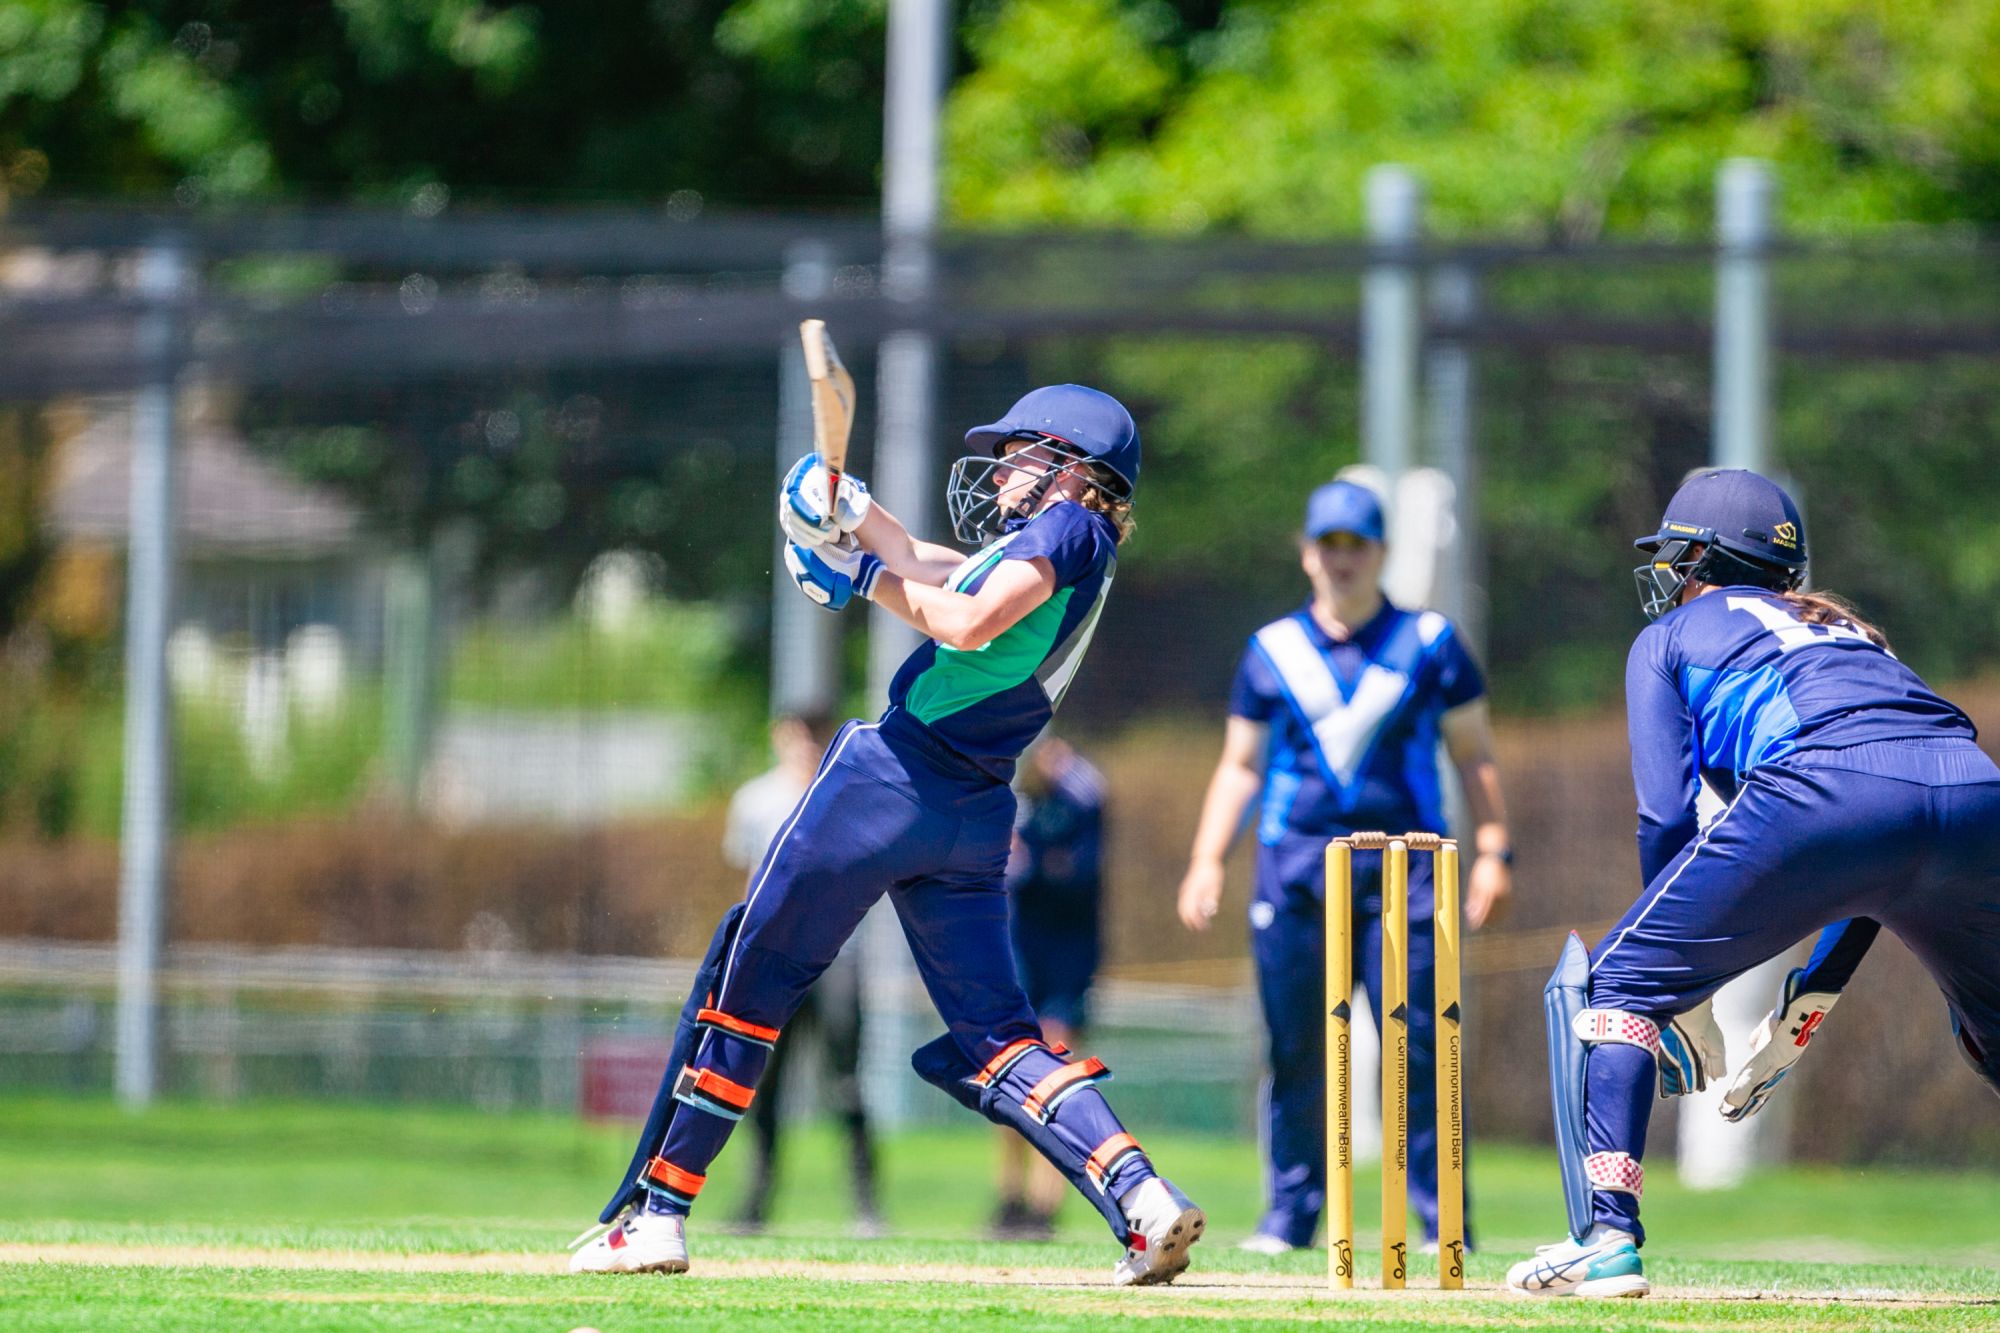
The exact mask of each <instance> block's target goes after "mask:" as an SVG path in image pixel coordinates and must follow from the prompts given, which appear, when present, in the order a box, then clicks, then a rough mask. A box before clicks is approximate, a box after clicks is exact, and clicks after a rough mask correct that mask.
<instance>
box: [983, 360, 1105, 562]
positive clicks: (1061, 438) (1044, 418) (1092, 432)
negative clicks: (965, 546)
mask: <svg viewBox="0 0 2000 1333" xmlns="http://www.w3.org/2000/svg"><path fill="white" fill-rule="evenodd" d="M1015 440H1031V441H1035V442H1038V443H1042V444H1046V445H1048V446H1049V447H1050V448H1051V449H1052V450H1053V451H1054V452H1055V453H1057V454H1059V455H1063V456H1066V457H1067V458H1069V459H1071V460H1073V462H1071V463H1068V464H1065V465H1063V466H1061V467H1056V468H1051V469H1050V470H1049V471H1048V472H1047V473H1045V474H1044V476H1043V480H1042V482H1041V485H1040V487H1039V488H1038V489H1037V491H1036V492H1035V493H1034V494H1033V495H1032V496H1031V497H1030V502H1029V504H1028V505H1027V506H1026V508H1027V510H1030V511H1031V510H1032V509H1033V507H1034V504H1035V503H1038V502H1039V501H1040V498H1041V495H1042V494H1043V493H1044V492H1045V491H1046V489H1047V487H1048V486H1049V485H1051V484H1053V482H1054V481H1055V478H1056V476H1057V475H1058V473H1060V472H1064V471H1068V470H1070V469H1071V468H1073V467H1075V466H1077V465H1080V464H1083V463H1097V464H1101V465H1102V466H1103V467H1104V468H1106V469H1107V470H1108V471H1109V472H1110V473H1111V475H1112V477H1113V478H1114V479H1115V484H1113V485H1111V486H1105V487H1103V489H1105V490H1107V491H1108V492H1109V493H1110V494H1111V495H1112V496H1113V497H1114V498H1115V499H1119V500H1130V499H1131V498H1132V495H1133V493H1134V492H1135V491H1136V490H1137V489H1138V487H1139V427H1138V425H1137V424H1136V423H1135V422H1134V421H1133V420H1132V414H1131V413H1130V412H1128V411H1126V410H1125V405H1124V404H1123V403H1121V402H1119V401H1118V400H1117V399H1116V398H1113V397H1112V396H1111V395H1110V394H1108V393H1105V392H1103V391H1102V390H1099V389H1091V388H1086V387H1085V386H1084V385H1081V384H1051V385H1048V386H1046V387H1044V388H1040V389H1035V390H1033V391H1032V392H1030V393H1028V394H1027V395H1025V396H1024V397H1022V399H1021V400H1020V401H1019V402H1017V403H1015V404H1014V406H1012V407H1011V408H1009V409H1007V415H1005V416H1003V417H1001V418H1000V419H999V420H998V421H996V422H994V423H993V424H992V425H990V426H976V427H974V428H973V429H971V430H969V431H967V432H966V433H965V443H966V447H967V448H969V449H971V450H973V451H974V452H973V453H972V454H970V455H968V456H967V457H964V458H961V459H959V460H958V461H957V462H956V463H954V464H953V465H952V469H951V481H950V485H949V489H948V490H947V492H946V497H945V498H946V503H947V507H948V508H949V509H950V511H951V522H952V529H953V531H954V532H956V533H957V534H958V538H959V540H960V541H964V542H977V541H983V540H985V539H986V538H988V537H992V536H995V535H997V534H998V533H1000V532H1003V531H1005V530H1006V528H1007V526H1008V523H1009V519H1010V516H1009V515H1006V514H1002V513H1001V512H1000V507H999V502H998V500H999V485H998V476H997V474H998V471H999V468H1000V460H1001V457H1002V454H1003V451H1004V450H1005V449H1006V446H1007V445H1008V444H1009V443H1010V442H1011V441H1015ZM1024 516H1025V514H1023V515H1016V516H1011V517H1016V518H1018V517H1024Z"/></svg>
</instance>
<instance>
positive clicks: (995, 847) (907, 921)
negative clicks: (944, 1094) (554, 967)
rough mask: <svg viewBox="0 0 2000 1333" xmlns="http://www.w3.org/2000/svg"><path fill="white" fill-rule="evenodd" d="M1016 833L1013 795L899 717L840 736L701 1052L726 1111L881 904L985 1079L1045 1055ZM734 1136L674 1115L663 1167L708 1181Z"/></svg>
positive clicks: (770, 865)
mask: <svg viewBox="0 0 2000 1333" xmlns="http://www.w3.org/2000/svg"><path fill="white" fill-rule="evenodd" d="M1013 826H1014V793H1013V791H1012V790H1011V789H1010V788H1009V787H1008V786H1007V784H1006V783H1004V782H1000V781H998V780H996V779H994V778H993V777H991V776H990V775H988V774H985V773H983V772H980V771H978V770H977V769H975V768H973V767H972V766H971V765H970V764H969V763H968V761H966V760H965V759H963V758H962V757H959V756H957V755H956V754H954V753H952V752H950V751H949V750H947V749H946V748H945V747H944V746H943V745H942V743H940V742H938V741H937V740H936V739H935V738H933V737H931V736H929V735H928V733H927V732H926V730H925V729H924V728H923V727H922V726H921V725H920V724H918V723H916V722H914V721H911V720H908V719H906V718H905V717H903V715H902V714H901V713H899V712H898V711H897V710H894V709H892V710H890V712H889V713H888V714H887V715H886V716H885V717H884V718H883V719H882V721H881V722H880V723H850V724H849V725H848V726H847V727H846V728H844V729H843V730H842V731H841V733H840V734H839V736H838V737H836V738H835V740H834V742H833V744H832V745H831V746H830V747H829V748H828V750H827V754H826V758H825V759H824V760H822V761H821V764H820V770H819V773H818V775H817V776H816V777H815V778H814V779H813V783H812V786H811V787H810V788H809V789H808V790H807V792H806V795H805V796H804V798H803V799H802V800H801V801H800V802H799V805H798V807H797V808H796V809H795V810H794V811H793V812H792V816H791V818H790V819H789V820H788V821H787V822H786V824H785V825H784V826H783V827H782V828H781V829H780V830H779V833H778V836H777V837H776V838H774V839H773V840H772V843H771V846H770V848H769V850H767V851H766V852H765V854H764V861H763V864H762V865H760V866H759V867H758V868H757V871H756V873H755V874H753V875H752V876H751V879H750V887H749V890H748V894H747V898H746V907H745V911H744V915H743V920H742V924H741V925H740V927H739V928H738V930H737V934H736V938H735V941H734V944H733V946H732V947H731V948H730V950H729V952H728V954H727V955H726V956H725V959H724V962H723V967H722V972H721V976H720V979H719V980H718V982H717V983H716V987H715V998H714V1001H713V1005H714V1008H715V1009H716V1010H719V1011H721V1012H722V1013H723V1014H725V1015H727V1021H728V1022H729V1023H730V1024H731V1027H730V1028H728V1029H727V1030H724V1031H717V1032H711V1033H710V1034H709V1035H708V1037H707V1038H706V1039H705V1044H704V1045H703V1046H702V1048H701V1049H702V1051H703V1052H704V1055H703V1062H704V1063H705V1064H706V1065H709V1066H711V1067H712V1068H713V1069H714V1071H715V1072H716V1073H717V1074H719V1075H720V1076H721V1080H722V1082H721V1083H718V1085H717V1086H718V1087H719V1088H720V1089H721V1095H722V1096H723V1097H725V1098H727V1097H730V1096H735V1097H737V1098H741V1099H747V1096H748V1092H749V1089H751V1088H753V1087H754V1086H755V1085H756V1083H757V1081H758V1079H759V1077H760V1076H761V1075H762V1072H763V1068H764V1063H765V1059H766V1049H767V1048H768V1045H769V1043H770V1042H771V1041H775V1039H776V1037H777V1034H778V1031H779V1030H780V1029H782V1028H783V1027H784V1026H785V1024H786V1022H787V1021H789V1020H790V1019H791V1017H792V1015H793V1013H794V1012H796V1011H797V1009H798V1008H799V1005H800V1003H801V1002H802V1000H803V999H804V997H805V994H806V992H807V990H808V989H810V987H811V986H812V984H813V982H814V981H815V980H817V979H818V977H819V975H820V973H821V972H823V971H825V970H826V968H827V966H828V964H830V963H831V962H832V961H833V958H834V955H835V954H836V953H838V952H839V950H840V946H841V945H842V944H843V943H844V942H845V941H846V940H847V938H848V937H849V936H850V935H852V934H853V933H854V931H855V928H856V927H857V926H859V925H860V924H861V918H862V917H863V916H864V915H865V914H866V913H867V911H868V909H869V908H870V907H872V906H873V905H874V904H875V901H876V900H877V899H879V898H880V897H882V895H883V894H884V893H887V894H888V895H889V898H890V900H891V902H893V903H894V904H895V908H896V914H897V917H898V918H899V919H900V921H901V922H902V926H903V933H904V935H905V936H906V937H907V938H908V939H909V942H910V951H911V953H912V955H913V956H914V957H915V960H916V965H917V971H918V973H919V974H920V975H921V976H922V978H923V982H924V986H925V988H926V989H927V990H928V991H929V992H930V997H931V1000H932V1002H933V1003H935V1004H936V1005H937V1008H938V1012H939V1014H940V1015H942V1016H943V1018H944V1020H945V1023H946V1025H947V1027H948V1028H949V1030H950V1033H951V1036H952V1038H953V1039H954V1041H955V1042H956V1044H957V1045H958V1047H959V1048H960V1050H961V1051H963V1053H964V1054H965V1056H966V1058H967V1059H968V1060H969V1061H970V1062H971V1063H972V1065H973V1066H974V1067H975V1068H977V1067H980V1066H983V1065H985V1064H986V1063H987V1062H988V1061H989V1060H991V1059H993V1057H994V1056H995V1055H996V1054H998V1053H999V1052H1000V1051H1001V1050H1003V1049H1004V1048H1006V1047H1007V1046H1008V1045H1009V1044H1010V1043H1012V1042H1014V1041H1017V1040H1019V1039H1022V1038H1032V1039H1036V1040H1039V1039H1040V1038H1041V1029H1040V1027H1039V1026H1038V1025H1037V1024H1036V1021H1035V1015H1034V1011H1033V1010H1032V1009H1031V1008H1030V1007H1029V1005H1028V999H1027V996H1026V995H1025V994H1024V993H1023V991H1022V990H1021V985H1020V982H1019V981H1018V980H1017V979H1016V976H1015V969H1014V955H1013V950H1012V948H1011V947H1010V946H1009V942H1008V936H1007V894H1006V891H1005V889H1004V888H1003V887H1002V876H1003V874H1004V872H1005V870H1006V865H1007V850H1008V843H1009V840H1010V837H1011V834H1012V830H1013ZM721 1109H723V1110H724V1111H727V1110H728V1109H729V1108H728V1107H727V1106H724V1107H722V1108H721ZM730 1125H731V1119H730V1118H717V1117H716V1116H713V1115H706V1116H705V1115H677V1116H675V1117H674V1119H673V1120H672V1122H671V1123H670V1125H669V1126H668V1129H667V1137H666V1143H665V1145H664V1150H663V1154H662V1155H663V1156H664V1157H666V1158H667V1159H668V1160H669V1161H671V1162H673V1163H675V1164H676V1166H677V1167H678V1168H679V1169H680V1170H682V1171H683V1172H686V1173H693V1175H694V1176H696V1177H698V1176H699V1175H700V1173H702V1172H703V1171H705V1170H706V1167H707V1164H708V1162H709V1161H711V1160H712V1159H713V1158H714V1156H715V1154H716V1153H717V1152H719V1151H720V1150H721V1148H722V1144H723V1142H724V1140H725V1139H726V1138H727V1137H728V1133H729V1128H730Z"/></svg>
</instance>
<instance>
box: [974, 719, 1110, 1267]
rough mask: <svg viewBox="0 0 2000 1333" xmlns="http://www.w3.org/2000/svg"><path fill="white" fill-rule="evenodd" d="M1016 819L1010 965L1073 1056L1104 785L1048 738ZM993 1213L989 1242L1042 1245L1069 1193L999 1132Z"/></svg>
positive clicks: (1093, 969)
mask: <svg viewBox="0 0 2000 1333" xmlns="http://www.w3.org/2000/svg"><path fill="white" fill-rule="evenodd" d="M1016 791H1017V796H1018V798H1019V811H1018V815H1017V817H1016V819H1015V823H1014V849H1013V853H1012V855H1011V856H1010V857H1009V858H1008V862H1007V896H1008V906H1009V912H1008V916H1009V924H1010V926H1011V927H1012V934H1013V938H1014V963H1015V967H1016V968H1017V969H1018V971H1019V973H1020V978H1021V987H1022V989H1023V990H1025V991H1027V993H1028V1002H1029V1004H1031V1005H1033V1006H1034V1010H1035V1016H1036V1017H1037V1018H1039V1019H1040V1020H1041V1024H1042V1035H1043V1036H1045V1037H1047V1038H1048V1039H1049V1041H1050V1042H1052V1043H1055V1044H1059V1045H1063V1046H1069V1047H1072V1048H1074V1047H1075V1045H1076V1044H1077V1042H1078V1041H1080V1040H1081V1039H1082V1036H1083V1030H1084V1028H1085V1027H1086V1026H1087V1025H1088V1022H1089V1007H1090V986H1091V982H1092V981H1093V980H1095V978H1096V975H1097V960H1098V951H1099V935H1100V930H1101V926H1100V916H1101V908H1102V903H1103V885H1104V878H1103V848H1104V777H1103V775H1102V774H1100V773H1099V772H1098V771H1097V770H1096V769H1095V768H1093V767H1091V765H1090V763H1089V762H1088V761H1086V760H1085V759H1084V758H1083V756H1081V755H1079V754H1078V753H1077V752H1076V751H1075V749H1073V748H1072V747H1071V746H1070V745H1069V744H1068V743H1067V742H1065V741H1061V740H1057V739H1056V738H1055V737H1053V736H1051V737H1046V738H1044V739H1043V740H1042V741H1041V742H1040V743H1039V744H1037V745H1036V746H1035V748H1034V749H1033V750H1032V751H1031V752H1030V753H1029V754H1028V756H1027V761H1026V762H1025V763H1023V764H1022V766H1021V774H1020V777H1019V779H1018V780H1017V784H1016ZM999 1189H1000V1210H999V1212H998V1213H997V1214H996V1215H995V1216H994V1219H993V1234H994V1236H995V1238H997V1239H1003V1240H1044V1239H1047V1238H1048V1237H1049V1236H1050V1235H1051V1234H1053V1229H1054V1221H1055V1214H1056V1209H1057V1208H1058V1207H1060V1206H1061V1204H1062V1201H1063V1199H1064V1198H1065V1197H1066V1195H1067V1193H1068V1190H1069V1186H1068V1184H1067V1182H1065V1181H1064V1180H1063V1178H1062V1176H1061V1175H1059V1174H1058V1173H1057V1172H1056V1170H1055V1168H1054V1167H1052V1166H1050V1165H1049V1164H1048V1163H1047V1162H1045V1161H1043V1160H1042V1159H1041V1158H1040V1157H1038V1156H1035V1155H1034V1154H1031V1153H1030V1152H1029V1151H1028V1144H1027V1141H1026V1140H1025V1139H1023V1138H1021V1136H1020V1135H1018V1134H1013V1133H1009V1132H1007V1131H1005V1130H1002V1131H1001V1134H1000V1176H999Z"/></svg>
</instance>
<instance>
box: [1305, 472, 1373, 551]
mask: <svg viewBox="0 0 2000 1333" xmlns="http://www.w3.org/2000/svg"><path fill="white" fill-rule="evenodd" d="M1330 532H1352V533H1354V534H1356V535H1357V536H1361V537H1366V538H1367V539H1368V540H1369V541H1371V542H1379V541H1381V540H1382V539H1383V538H1382V500H1381V497H1380V496H1378V495H1376V494H1375V492H1373V491H1371V490H1369V489H1368V488H1367V487H1366V486H1362V485H1359V484H1357V483H1355V482H1351V481H1329V482H1328V483H1327V484H1326V485H1324V486H1322V487H1320V488H1319V489H1318V490H1316V491H1314V492H1313V493H1312V497H1311V498H1310V499H1308V500H1307V501H1306V536H1308V537H1310V538H1312V539H1313V540H1314V541H1318V540H1319V539H1320V538H1321V537H1324V536H1326V535H1327V534H1328V533H1330Z"/></svg>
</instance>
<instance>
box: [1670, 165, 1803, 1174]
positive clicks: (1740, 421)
mask: <svg viewBox="0 0 2000 1333" xmlns="http://www.w3.org/2000/svg"><path fill="white" fill-rule="evenodd" d="M1776 202H1777V182H1776V181H1775V180H1774V179H1773V178H1772V176H1771V169H1770V165H1769V164H1768V163H1765V162H1761V161H1758V160H1757V159H1755V158H1741V157H1739V158H1732V159H1730V160H1729V161H1727V162H1725V163H1723V164H1722V169H1721V170H1720V171H1718V172H1717V173H1716V178H1715V238H1716V263H1715V439H1714V441H1713V447H1712V450H1711V453H1710V461H1711V462H1712V463H1713V464H1714V465H1715V466H1716V467H1741V468H1749V469H1751V470H1752V471H1754V472H1761V473H1764V474H1765V475H1766V476H1769V475H1771V469H1772V460H1771V286H1770V275H1769V273H1768V271H1767V265H1768V262H1769V252H1770V246H1771V241H1772V239H1773V214H1774V209H1775V205H1776ZM1794 493H1796V492H1794ZM1698 809H1699V811H1700V813H1701V818H1702V822H1703V824H1704V826H1706V825H1707V824H1708V823H1709V822H1711V821H1712V820H1714V819H1717V818H1720V817H1721V810H1722V802H1721V800H1720V799H1719V798H1718V797H1717V796H1716V795H1715V793H1714V792H1712V791H1711V790H1709V788H1708V787H1707V786H1706V785H1705V784H1704V785H1703V787H1702V791H1701V800H1700V802H1699V803H1698ZM1793 961H1794V960H1793V959H1792V958H1790V957H1785V956H1780V957H1778V958H1774V959H1772V960H1771V961H1770V962H1767V963H1764V964H1761V965H1760V966H1758V967H1755V968H1752V969H1751V970H1750V971H1748V972H1746V973H1744V974H1743V975H1742V976H1740V977H1738V978H1736V979H1735V980H1734V981H1732V982H1730V983H1729V984H1728V985H1727V986H1724V987H1723V988H1722V989H1721V990H1720V991H1719V992H1717V993H1716V996H1715V1006H1714V1013H1715V1019H1716V1023H1717V1025H1718V1026H1719V1027H1721V1029H1722V1034H1723V1038H1724V1039H1725V1041H1727V1042H1728V1044H1729V1046H1730V1048H1731V1049H1734V1050H1742V1049H1744V1043H1746V1042H1748V1041H1749V1039H1750V1034H1751V1033H1752V1032H1753V1031H1755V1030H1756V1027H1757V1024H1758V1023H1759V1022H1760V1021H1762V1019H1763V1017H1764V1015H1765V1014H1766V1013H1767V1012H1768V1011H1769V1009H1770V1005H1771V997H1772V996H1773V995H1775V994H1777V993H1778V991H1779V989H1780V988H1781V987H1782V985H1783V983H1784V977H1785V973H1786V971H1787V970H1788V969H1789V968H1790V967H1791V966H1792V964H1793ZM1721 1101H1722V1092H1721V1089H1720V1088H1719V1087H1718V1086H1715V1085H1711V1086H1710V1087H1709V1088H1708V1090H1707V1091H1705V1092H1700V1093H1696V1094H1694V1095H1693V1096H1690V1097H1685V1098H1682V1099H1681V1103H1680V1123H1679V1125H1678V1127H1677V1138H1678V1144H1677V1147H1678V1149H1679V1152H1678V1154H1677V1160H1676V1166H1677V1167H1678V1169H1679V1174H1680V1179H1681V1183H1682V1184H1684V1185H1687V1186H1688V1187H1690V1188H1693V1189H1721V1188H1726V1187H1729V1186H1732V1185H1737V1184H1740V1183H1742V1181H1743V1180H1745V1179H1746V1178H1747V1177H1748V1175H1749V1173H1750V1171H1751V1170H1752V1169H1753V1168H1755V1167H1757V1166H1760V1165H1768V1164H1770V1163H1772V1162H1775V1161H1778V1160H1781V1159H1782V1157H1783V1150H1784V1134H1783V1126H1782V1116H1781V1115H1773V1114H1772V1113H1771V1112H1770V1111H1766V1112H1765V1113H1764V1114H1762V1115H1760V1116H1758V1117H1757V1118H1756V1119H1754V1120H1746V1121H1743V1122H1741V1123H1739V1124H1731V1123H1729V1122H1728V1121H1726V1120H1724V1119H1722V1117H1721V1116H1719V1115H1717V1114H1716V1113H1715V1112H1716V1108H1717V1107H1718V1106H1719V1105H1720V1103H1721Z"/></svg>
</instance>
